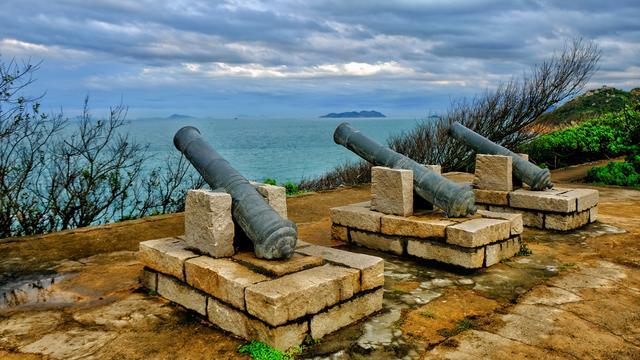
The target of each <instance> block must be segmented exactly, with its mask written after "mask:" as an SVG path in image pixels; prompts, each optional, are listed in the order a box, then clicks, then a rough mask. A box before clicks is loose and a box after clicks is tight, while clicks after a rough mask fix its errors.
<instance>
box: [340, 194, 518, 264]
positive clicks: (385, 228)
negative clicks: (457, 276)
mask: <svg viewBox="0 0 640 360" xmlns="http://www.w3.org/2000/svg"><path fill="white" fill-rule="evenodd" d="M331 221H332V236H333V238H334V239H336V240H341V241H345V242H350V243H353V244H356V245H360V246H364V247H367V248H371V249H376V250H381V251H385V252H389V253H393V254H396V255H401V256H413V257H418V258H422V259H427V260H435V261H437V262H441V263H445V264H450V265H454V266H459V267H463V268H467V269H479V268H482V267H488V266H491V265H494V264H496V263H498V262H500V261H501V260H503V259H506V258H510V257H513V256H515V255H516V254H517V253H518V252H519V251H520V234H521V233H522V231H523V222H522V215H521V214H510V213H505V212H491V211H486V210H481V211H479V212H478V214H477V215H475V216H472V217H467V218H447V217H446V216H445V215H444V213H443V212H441V211H439V210H417V211H414V213H413V215H412V216H397V215H388V214H384V213H382V212H378V211H374V210H372V209H371V204H370V202H363V203H358V204H352V205H347V206H341V207H336V208H332V209H331Z"/></svg>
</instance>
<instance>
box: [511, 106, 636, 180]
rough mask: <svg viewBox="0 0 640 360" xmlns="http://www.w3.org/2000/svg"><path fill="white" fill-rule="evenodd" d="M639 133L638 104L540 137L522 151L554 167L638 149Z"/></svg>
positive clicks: (618, 154) (538, 161)
mask: <svg viewBox="0 0 640 360" xmlns="http://www.w3.org/2000/svg"><path fill="white" fill-rule="evenodd" d="M639 132H640V112H639V111H638V107H637V105H636V108H635V109H634V108H632V107H630V106H628V107H626V108H625V110H624V111H621V112H618V113H609V114H606V115H603V116H601V117H598V118H596V119H592V120H589V121H586V122H584V123H582V124H580V125H577V126H575V127H572V128H568V129H564V130H559V131H555V132H553V133H550V134H546V135H543V136H540V137H538V138H536V139H535V140H533V141H531V142H529V143H528V144H526V145H524V146H522V147H521V149H520V151H522V152H525V153H528V154H529V157H530V158H531V159H532V160H533V161H535V162H537V163H539V164H544V165H545V166H546V167H549V168H552V169H553V168H559V167H564V166H568V165H574V164H581V163H585V162H589V161H594V160H601V159H607V158H612V157H617V156H621V155H625V154H627V153H630V152H635V151H637V149H638V133H639Z"/></svg>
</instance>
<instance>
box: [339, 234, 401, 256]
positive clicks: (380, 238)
mask: <svg viewBox="0 0 640 360" xmlns="http://www.w3.org/2000/svg"><path fill="white" fill-rule="evenodd" d="M349 233H350V235H351V242H352V243H356V244H358V245H361V246H364V247H366V248H369V249H375V250H380V251H385V252H390V253H393V254H396V255H402V252H403V246H402V242H401V241H400V239H399V238H398V237H392V236H385V235H382V234H374V233H369V232H364V231H359V230H350V231H349Z"/></svg>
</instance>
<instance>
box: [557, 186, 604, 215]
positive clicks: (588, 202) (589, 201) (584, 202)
mask: <svg viewBox="0 0 640 360" xmlns="http://www.w3.org/2000/svg"><path fill="white" fill-rule="evenodd" d="M562 196H566V197H571V198H576V201H577V205H576V211H584V210H587V209H590V208H592V207H594V206H596V205H598V200H599V198H600V195H599V192H598V190H593V189H574V190H571V191H568V192H566V193H564V194H562Z"/></svg>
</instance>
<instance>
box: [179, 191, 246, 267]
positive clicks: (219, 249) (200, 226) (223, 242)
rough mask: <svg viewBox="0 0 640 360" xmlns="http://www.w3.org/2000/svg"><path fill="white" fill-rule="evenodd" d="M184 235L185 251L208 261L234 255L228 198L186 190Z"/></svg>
mask: <svg viewBox="0 0 640 360" xmlns="http://www.w3.org/2000/svg"><path fill="white" fill-rule="evenodd" d="M184 234H185V242H186V244H187V246H188V247H190V248H195V249H198V250H199V251H200V252H202V253H205V254H208V255H210V256H212V257H227V256H231V255H233V253H234V247H233V237H234V225H233V219H232V217H231V195H229V194H227V193H224V192H213V191H208V190H203V189H199V190H189V192H188V193H187V199H186V201H185V211H184Z"/></svg>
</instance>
